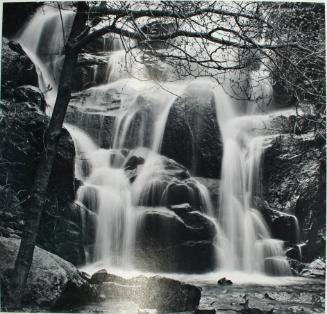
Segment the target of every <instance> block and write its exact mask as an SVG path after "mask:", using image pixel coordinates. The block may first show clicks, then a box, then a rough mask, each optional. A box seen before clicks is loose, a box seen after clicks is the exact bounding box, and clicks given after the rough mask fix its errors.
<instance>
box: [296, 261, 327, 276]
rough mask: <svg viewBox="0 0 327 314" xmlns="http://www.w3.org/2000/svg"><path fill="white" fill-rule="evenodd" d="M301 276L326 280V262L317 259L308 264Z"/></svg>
mask: <svg viewBox="0 0 327 314" xmlns="http://www.w3.org/2000/svg"><path fill="white" fill-rule="evenodd" d="M300 274H301V276H303V277H309V278H325V276H326V262H325V261H324V260H322V259H316V260H314V261H313V262H311V263H310V264H308V265H307V266H306V267H305V268H304V269H303V270H302V271H301V273H300Z"/></svg>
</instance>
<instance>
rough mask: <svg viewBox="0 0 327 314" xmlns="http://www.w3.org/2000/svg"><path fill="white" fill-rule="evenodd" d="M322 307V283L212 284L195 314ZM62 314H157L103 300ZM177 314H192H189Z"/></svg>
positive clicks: (286, 313)
mask: <svg viewBox="0 0 327 314" xmlns="http://www.w3.org/2000/svg"><path fill="white" fill-rule="evenodd" d="M197 284H198V283H197ZM324 304H325V295H324V282H323V280H314V281H308V283H305V284H299V283H295V284H289V285H283V286H278V285H274V286H268V285H249V284H232V285H228V286H219V285H216V284H204V285H202V297H201V300H200V306H199V309H201V310H203V312H202V311H198V312H196V313H207V312H206V311H204V310H207V311H208V310H211V311H210V312H209V311H208V313H213V311H212V310H215V311H216V313H217V314H234V313H243V314H245V313H250V314H252V313H256V314H260V313H265V314H266V313H273V314H293V313H301V314H311V313H324V312H325V311H324ZM65 312H75V313H76V312H91V313H108V314H140V313H147V314H148V313H151V314H152V313H155V314H159V313H160V312H157V311H155V310H151V311H150V310H144V309H140V308H139V306H138V305H137V304H136V303H134V302H131V301H128V300H119V299H107V300H106V301H104V302H100V303H93V304H88V305H87V306H82V307H78V308H71V309H70V310H65ZM166 313H168V312H166ZM169 313H170V312H169ZM174 313H177V312H174ZM178 313H185V314H193V312H178ZM171 314H173V313H171Z"/></svg>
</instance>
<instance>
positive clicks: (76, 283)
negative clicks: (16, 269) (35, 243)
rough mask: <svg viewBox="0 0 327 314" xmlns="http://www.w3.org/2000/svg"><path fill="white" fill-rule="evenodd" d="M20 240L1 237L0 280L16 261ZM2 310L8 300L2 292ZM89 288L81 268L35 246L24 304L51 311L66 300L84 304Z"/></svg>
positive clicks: (88, 296)
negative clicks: (79, 269) (80, 270)
mask: <svg viewBox="0 0 327 314" xmlns="http://www.w3.org/2000/svg"><path fill="white" fill-rule="evenodd" d="M19 243H20V241H19V240H17V239H12V238H3V237H0V251H1V257H0V279H4V277H5V275H7V274H8V273H9V272H10V270H11V269H12V268H13V266H14V264H15V258H16V255H17V252H18V248H19ZM3 292H4V293H3V295H2V301H3V309H6V308H7V306H9V308H7V309H10V305H9V304H8V303H7V299H6V291H3ZM90 296H91V294H90V288H89V285H88V283H87V282H86V281H85V280H84V279H83V277H82V276H81V274H80V273H79V271H78V270H77V269H76V268H75V267H74V266H73V265H72V264H70V263H69V262H66V261H64V260H63V259H61V258H60V257H58V256H56V255H54V254H51V253H49V252H47V251H45V250H42V249H40V248H39V247H36V248H35V250H34V257H33V263H32V266H31V269H30V273H29V276H28V278H27V283H26V289H25V291H24V294H23V307H24V308H25V309H26V310H29V311H31V310H32V311H40V310H43V311H49V310H51V309H54V308H56V307H58V306H60V305H62V304H64V303H66V302H67V303H70V304H72V303H75V302H78V303H83V302H86V301H87V300H89V299H90Z"/></svg>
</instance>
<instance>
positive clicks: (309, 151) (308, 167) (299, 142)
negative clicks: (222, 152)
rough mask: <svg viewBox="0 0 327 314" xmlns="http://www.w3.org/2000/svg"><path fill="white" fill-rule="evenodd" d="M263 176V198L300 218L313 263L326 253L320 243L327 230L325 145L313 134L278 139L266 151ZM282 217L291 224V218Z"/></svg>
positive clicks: (269, 203) (271, 206) (309, 257)
mask: <svg viewBox="0 0 327 314" xmlns="http://www.w3.org/2000/svg"><path fill="white" fill-rule="evenodd" d="M262 178H263V182H262V183H263V185H262V186H263V195H262V197H263V199H265V200H266V201H267V203H268V205H269V207H270V208H272V209H274V210H278V211H280V212H284V213H285V214H292V215H295V216H296V217H297V218H298V220H299V226H300V230H301V237H302V239H303V240H304V241H309V242H310V244H311V245H310V246H309V245H308V246H307V248H309V247H312V250H311V252H310V254H308V253H307V252H305V249H304V253H305V254H304V258H305V260H306V261H308V262H310V261H312V260H313V259H314V258H315V257H316V256H320V255H323V254H324V248H323V245H320V244H319V242H321V243H323V239H322V241H320V240H319V238H320V237H321V236H320V235H322V234H324V233H325V155H324V146H323V144H322V143H321V142H320V141H318V140H316V138H315V136H314V134H313V133H306V134H303V135H301V136H298V135H290V134H284V135H281V136H278V137H276V138H274V139H273V140H272V141H271V143H270V145H269V147H268V148H267V149H266V151H265V153H264V160H263V173H262ZM279 220H280V221H281V220H283V222H285V223H286V221H287V220H288V221H289V223H291V218H287V217H282V218H279ZM276 231H277V232H278V230H276ZM286 231H287V230H286V229H285V232H286ZM287 240H290V239H287Z"/></svg>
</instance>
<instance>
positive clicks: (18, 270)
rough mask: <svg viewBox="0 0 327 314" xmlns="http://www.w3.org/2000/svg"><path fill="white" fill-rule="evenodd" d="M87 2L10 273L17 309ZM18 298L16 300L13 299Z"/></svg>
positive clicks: (73, 36) (65, 68)
mask: <svg viewBox="0 0 327 314" xmlns="http://www.w3.org/2000/svg"><path fill="white" fill-rule="evenodd" d="M86 11H87V5H86V3H85V2H78V3H77V13H76V16H75V19H74V22H73V26H72V29H71V33H70V36H69V39H68V42H67V44H66V47H68V49H66V57H65V61H64V64H63V68H62V72H61V75H60V80H59V84H58V94H57V98H56V102H55V106H54V109H53V113H52V115H51V119H50V123H49V126H48V128H47V131H46V137H45V149H44V151H43V152H42V154H41V156H40V160H39V164H38V167H37V170H36V175H35V178H34V183H33V186H32V189H31V194H30V201H29V205H28V207H27V208H26V210H25V221H24V229H23V234H22V240H21V243H20V247H19V251H18V255H17V258H16V262H15V267H14V270H13V272H12V274H11V275H10V276H9V279H8V280H9V282H8V285H9V287H8V291H7V294H8V297H9V303H10V304H15V307H16V308H19V307H20V305H21V301H22V300H21V298H22V295H23V293H24V289H25V285H26V281H27V277H28V273H29V270H30V267H31V265H32V261H33V253H34V248H35V244H36V238H37V234H38V230H39V224H40V219H41V215H42V211H43V207H44V205H45V201H46V196H47V189H48V183H49V178H50V175H51V171H52V167H53V164H54V161H55V158H56V154H57V146H58V142H59V138H60V134H61V130H62V126H63V122H64V118H65V115H66V111H67V107H68V103H69V100H70V97H71V85H72V74H73V70H74V68H75V66H76V63H77V57H78V51H72V50H69V47H70V46H72V45H73V44H74V42H75V41H76V40H77V37H78V36H79V35H80V34H81V33H82V31H83V29H84V28H85V22H86V18H87V15H86V14H85V12H86ZM13 301H14V302H13Z"/></svg>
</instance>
